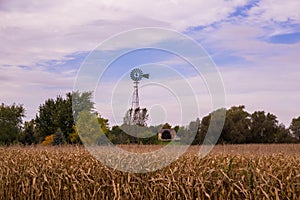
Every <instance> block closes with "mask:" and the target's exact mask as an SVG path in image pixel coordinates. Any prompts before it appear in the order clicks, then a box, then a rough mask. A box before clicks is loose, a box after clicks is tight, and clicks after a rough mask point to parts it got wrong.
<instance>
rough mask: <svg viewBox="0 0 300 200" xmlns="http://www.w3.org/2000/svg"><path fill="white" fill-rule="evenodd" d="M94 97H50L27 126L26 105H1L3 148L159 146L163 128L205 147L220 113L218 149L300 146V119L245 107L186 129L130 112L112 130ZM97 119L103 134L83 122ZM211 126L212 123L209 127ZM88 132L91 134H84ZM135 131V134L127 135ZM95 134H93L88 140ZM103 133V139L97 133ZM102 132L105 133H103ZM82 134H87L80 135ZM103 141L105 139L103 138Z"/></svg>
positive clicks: (144, 113) (0, 141) (144, 112)
mask: <svg viewBox="0 0 300 200" xmlns="http://www.w3.org/2000/svg"><path fill="white" fill-rule="evenodd" d="M91 99H92V93H91V92H82V93H80V92H78V91H75V92H69V93H67V94H66V96H65V97H62V96H57V97H56V98H55V99H52V98H49V99H47V100H46V101H45V102H44V103H43V104H41V105H40V106H39V109H38V113H37V114H36V117H35V118H34V119H32V120H30V121H26V122H23V118H24V117H25V108H24V107H23V106H22V105H16V104H12V105H5V104H3V103H2V104H1V106H0V144H3V145H10V144H24V145H32V144H43V145H60V144H82V142H84V143H86V142H93V144H100V143H101V141H102V142H103V137H104V136H105V137H106V138H108V139H109V141H110V142H112V143H113V144H132V143H136V144H137V143H138V144H161V143H162V142H161V141H158V138H157V135H156V133H158V131H159V130H160V129H162V128H173V129H174V130H175V131H176V132H177V136H178V137H179V138H180V141H179V143H183V144H202V143H203V141H204V138H205V136H206V134H207V131H208V129H209V126H211V129H212V130H213V131H214V128H215V127H214V125H215V124H218V123H219V121H220V122H221V121H222V118H221V116H220V117H219V118H218V117H216V118H215V119H214V120H213V121H212V115H213V116H218V113H219V112H220V111H223V112H224V113H226V116H225V122H224V126H223V129H222V131H221V135H220V137H219V138H218V141H217V143H219V144H243V143H297V142H300V116H299V117H296V118H293V119H292V122H291V124H290V126H289V127H285V126H284V124H282V123H280V122H279V121H278V119H277V116H276V115H274V114H272V113H267V112H265V111H255V112H253V113H249V112H247V111H246V110H245V106H244V105H240V106H233V107H231V108H229V109H225V108H221V109H219V110H216V111H213V112H212V113H210V114H208V115H207V116H204V117H203V118H202V119H201V120H200V119H199V118H197V119H195V121H191V122H190V123H189V124H188V125H187V126H180V125H174V126H173V127H172V126H171V125H170V124H168V123H165V124H160V125H157V126H147V123H146V120H147V118H148V114H147V109H146V108H144V109H140V110H138V111H132V110H128V111H127V113H126V114H125V117H124V123H123V124H122V125H116V126H112V127H109V121H108V120H107V119H105V118H103V117H102V116H101V115H100V114H99V113H98V112H97V111H96V110H95V107H94V103H93V102H92V100H91ZM129 112H137V113H138V114H139V116H142V118H141V119H138V120H139V126H138V127H134V126H132V125H130V123H129V121H130V120H129V119H128V113H129ZM92 117H95V118H96V124H97V125H98V126H99V129H95V128H93V127H87V126H86V124H85V122H86V121H91V120H92ZM211 122H213V123H211ZM78 129H81V131H80V134H79V130H78ZM88 129H90V130H91V131H85V130H88ZM128 130H135V132H136V134H137V135H132V134H127V131H128ZM87 132H94V134H93V135H91V134H90V135H86V134H87ZM98 132H99V134H98ZM100 132H101V133H100ZM81 133H83V134H81ZM101 138H102V139H101Z"/></svg>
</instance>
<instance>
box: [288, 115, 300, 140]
mask: <svg viewBox="0 0 300 200" xmlns="http://www.w3.org/2000/svg"><path fill="white" fill-rule="evenodd" d="M289 129H290V130H291V132H292V133H293V134H294V135H295V136H296V137H298V140H300V116H299V117H297V118H293V119H292V123H291V125H290V127H289Z"/></svg>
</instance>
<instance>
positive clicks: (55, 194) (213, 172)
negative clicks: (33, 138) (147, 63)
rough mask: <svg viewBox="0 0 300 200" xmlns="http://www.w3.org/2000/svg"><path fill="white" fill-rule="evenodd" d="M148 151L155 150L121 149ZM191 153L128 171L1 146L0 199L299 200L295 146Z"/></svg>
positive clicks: (67, 151) (57, 152)
mask: <svg viewBox="0 0 300 200" xmlns="http://www.w3.org/2000/svg"><path fill="white" fill-rule="evenodd" d="M120 147H122V148H124V149H127V150H128V151H134V152H147V151H152V150H156V149H157V148H160V146H132V145H130V146H120ZM198 150H199V147H196V146H194V147H190V148H189V149H188V151H187V152H186V153H185V154H184V155H183V156H181V157H180V158H179V159H178V160H176V161H175V162H173V163H172V164H171V165H169V166H167V167H166V168H163V169H160V170H158V171H155V172H150V173H140V174H134V173H128V172H121V171H118V170H115V169H112V168H109V167H107V166H105V165H103V164H101V163H100V162H99V161H98V160H97V159H95V158H94V157H92V156H91V155H90V154H89V152H88V151H87V150H86V149H84V148H83V147H79V146H62V147H41V146H37V147H33V146H32V147H20V146H12V147H0V154H1V156H0V199H299V197H300V144H294V145H293V144H290V145H285V144H277V145H275V144H274V145H254V144H253V145H218V146H216V147H215V148H214V149H213V151H212V152H211V153H210V154H209V155H207V156H206V157H204V158H200V157H198V156H197V152H198Z"/></svg>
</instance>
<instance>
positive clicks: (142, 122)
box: [123, 108, 149, 126]
mask: <svg viewBox="0 0 300 200" xmlns="http://www.w3.org/2000/svg"><path fill="white" fill-rule="evenodd" d="M148 118H149V115H148V110H147V108H136V109H132V108H130V109H129V110H128V111H127V112H126V114H125V117H124V118H123V123H124V124H128V125H138V126H147V121H148Z"/></svg>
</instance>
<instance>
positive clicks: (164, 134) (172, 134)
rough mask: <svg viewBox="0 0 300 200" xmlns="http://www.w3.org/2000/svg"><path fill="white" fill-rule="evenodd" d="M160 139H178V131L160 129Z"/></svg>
mask: <svg viewBox="0 0 300 200" xmlns="http://www.w3.org/2000/svg"><path fill="white" fill-rule="evenodd" d="M157 137H158V140H161V141H170V140H175V139H176V131H175V130H174V129H160V131H159V132H158V133H157Z"/></svg>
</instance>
